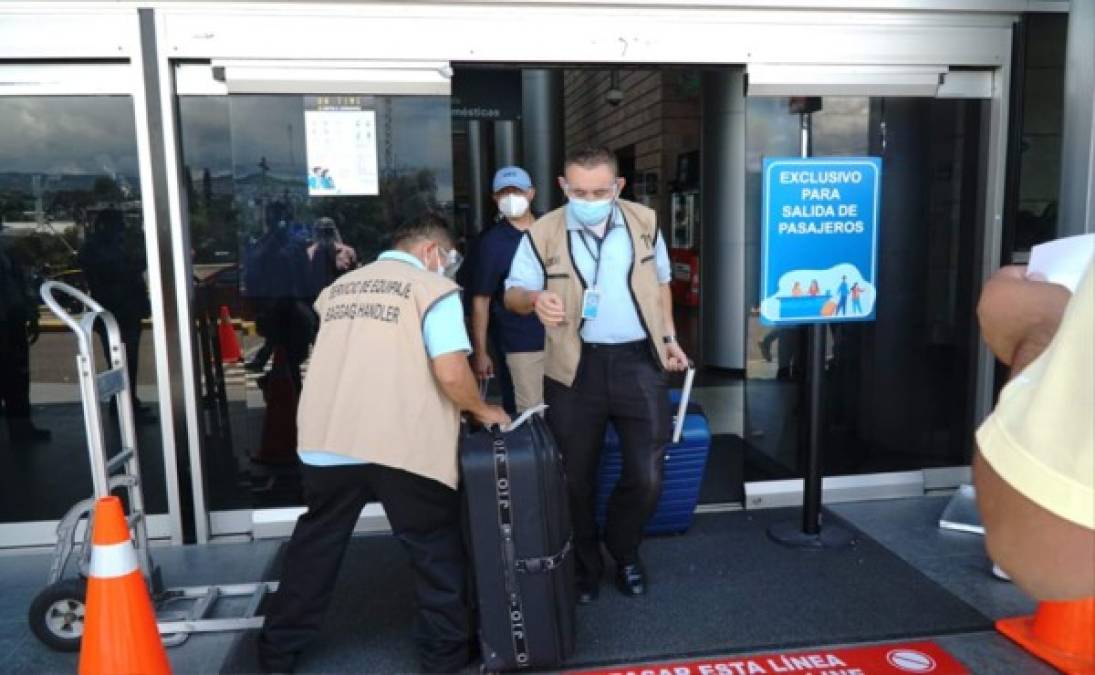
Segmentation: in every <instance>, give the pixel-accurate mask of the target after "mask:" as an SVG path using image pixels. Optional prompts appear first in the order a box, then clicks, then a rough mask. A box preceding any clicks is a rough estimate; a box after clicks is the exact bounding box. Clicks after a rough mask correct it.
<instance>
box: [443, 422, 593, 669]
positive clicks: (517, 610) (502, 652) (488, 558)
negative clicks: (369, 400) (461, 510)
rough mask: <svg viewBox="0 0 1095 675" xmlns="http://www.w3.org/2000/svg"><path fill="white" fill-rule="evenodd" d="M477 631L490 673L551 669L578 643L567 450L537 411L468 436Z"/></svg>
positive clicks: (465, 461) (463, 459) (464, 464)
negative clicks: (511, 426)
mask: <svg viewBox="0 0 1095 675" xmlns="http://www.w3.org/2000/svg"><path fill="white" fill-rule="evenodd" d="M460 466H461V471H462V474H463V485H464V493H465V495H466V500H467V511H468V512H467V517H468V539H469V547H470V549H471V556H472V566H473V569H474V572H475V586H476V589H477V593H476V595H477V599H478V612H479V640H480V646H481V647H482V657H483V668H484V670H486V671H489V672H497V671H503V670H518V669H526V668H551V667H554V666H558V665H559V664H561V663H562V662H563V661H564V660H565V659H566V658H567V657H568V656H570V654H571V653H572V652H573V651H574V636H575V623H574V607H575V588H574V558H573V556H572V555H571V553H570V551H571V526H570V515H569V509H568V507H567V492H566V481H565V478H564V476H563V464H562V459H561V458H560V456H559V452H558V449H557V448H556V446H555V441H554V439H553V438H552V436H551V432H550V431H548V428H547V424H546V423H545V422H544V421H543V420H542V419H541V418H540V417H538V416H535V415H534V416H533V417H532V418H531V419H530V420H528V421H527V422H525V423H524V424H522V425H521V426H520V427H518V428H517V429H515V430H514V431H511V432H508V433H505V434H503V433H501V432H499V431H488V430H480V431H477V432H475V433H471V434H468V435H465V436H464V437H463V438H462V439H461V448H460Z"/></svg>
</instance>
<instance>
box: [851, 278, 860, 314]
mask: <svg viewBox="0 0 1095 675" xmlns="http://www.w3.org/2000/svg"><path fill="white" fill-rule="evenodd" d="M851 294H852V311H853V312H855V313H856V314H862V313H863V305H862V304H861V303H860V301H859V299H860V298H861V297H862V296H863V289H862V288H861V287H860V285H859V283H858V282H857V283H854V284H852V289H851Z"/></svg>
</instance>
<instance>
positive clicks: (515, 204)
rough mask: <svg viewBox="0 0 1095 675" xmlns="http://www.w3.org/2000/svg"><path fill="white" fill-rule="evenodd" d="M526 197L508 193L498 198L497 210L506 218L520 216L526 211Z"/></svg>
mask: <svg viewBox="0 0 1095 675" xmlns="http://www.w3.org/2000/svg"><path fill="white" fill-rule="evenodd" d="M528 206H529V204H528V197H526V196H525V195H517V194H508V195H505V196H504V197H502V198H501V199H499V200H498V210H499V211H501V212H502V215H503V216H505V217H506V218H520V217H521V216H523V215H525V214H526V213H528Z"/></svg>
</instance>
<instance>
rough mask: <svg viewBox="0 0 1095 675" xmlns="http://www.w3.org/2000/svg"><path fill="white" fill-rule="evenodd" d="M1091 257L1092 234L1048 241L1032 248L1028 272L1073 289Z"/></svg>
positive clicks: (1094, 253) (1094, 239)
mask: <svg viewBox="0 0 1095 675" xmlns="http://www.w3.org/2000/svg"><path fill="white" fill-rule="evenodd" d="M1093 257H1095V234H1081V235H1077V236H1075V237H1065V238H1064V239H1056V240H1054V241H1049V242H1046V243H1044V244H1039V245H1038V246H1035V247H1034V248H1033V249H1031V251H1030V263H1029V264H1028V265H1027V276H1028V277H1040V278H1042V279H1045V280H1046V281H1049V282H1051V283H1054V284H1060V285H1062V286H1064V287H1065V288H1067V289H1068V290H1070V291H1072V292H1073V293H1075V292H1076V287H1077V286H1079V285H1080V279H1081V278H1083V275H1084V271H1086V270H1087V267H1088V265H1090V264H1091V260H1092V258H1093Z"/></svg>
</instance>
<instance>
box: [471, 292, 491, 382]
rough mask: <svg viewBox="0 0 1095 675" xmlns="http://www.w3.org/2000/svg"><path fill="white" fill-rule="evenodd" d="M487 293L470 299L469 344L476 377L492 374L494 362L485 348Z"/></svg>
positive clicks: (487, 321) (488, 312)
mask: <svg viewBox="0 0 1095 675" xmlns="http://www.w3.org/2000/svg"><path fill="white" fill-rule="evenodd" d="M490 302H491V298H490V296H489V295H477V296H475V297H474V298H472V301H471V344H472V348H473V349H474V350H475V353H474V354H473V355H472V361H473V364H474V370H475V375H476V377H479V378H486V377H490V376H492V375H494V364H493V363H492V362H491V359H490V350H489V349H487V326H488V324H489V323H490Z"/></svg>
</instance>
